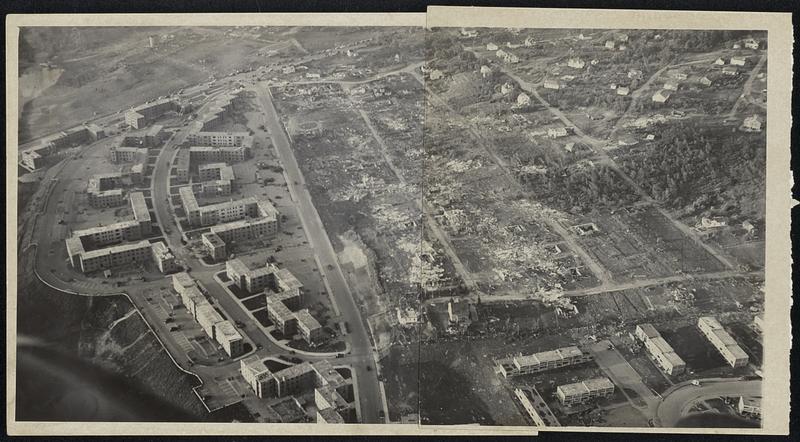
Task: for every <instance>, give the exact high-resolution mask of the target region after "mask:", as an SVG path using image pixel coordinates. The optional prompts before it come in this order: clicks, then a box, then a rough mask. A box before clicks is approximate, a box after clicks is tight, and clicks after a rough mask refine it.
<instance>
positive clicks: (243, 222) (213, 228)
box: [211, 218, 270, 233]
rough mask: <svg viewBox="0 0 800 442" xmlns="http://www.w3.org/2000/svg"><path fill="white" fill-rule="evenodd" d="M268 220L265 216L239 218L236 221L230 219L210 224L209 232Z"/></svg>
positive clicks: (257, 223)
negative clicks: (213, 224)
mask: <svg viewBox="0 0 800 442" xmlns="http://www.w3.org/2000/svg"><path fill="white" fill-rule="evenodd" d="M268 222H270V220H268V219H267V218H248V219H240V220H237V221H231V222H227V223H222V224H217V225H215V226H211V232H213V233H220V232H227V231H229V230H236V229H241V228H243V227H247V226H254V225H259V224H265V223H268Z"/></svg>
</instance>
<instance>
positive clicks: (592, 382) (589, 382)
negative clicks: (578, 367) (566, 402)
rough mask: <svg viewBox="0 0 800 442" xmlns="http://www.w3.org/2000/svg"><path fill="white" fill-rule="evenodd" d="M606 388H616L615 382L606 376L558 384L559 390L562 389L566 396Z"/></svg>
mask: <svg viewBox="0 0 800 442" xmlns="http://www.w3.org/2000/svg"><path fill="white" fill-rule="evenodd" d="M606 388H614V383H613V382H611V380H609V379H608V378H606V377H600V378H592V379H586V380H585V381H581V382H575V383H573V384H566V385H559V386H558V390H561V391H562V392H563V393H564V395H566V396H571V395H575V394H583V393H588V392H590V391H598V390H604V389H606Z"/></svg>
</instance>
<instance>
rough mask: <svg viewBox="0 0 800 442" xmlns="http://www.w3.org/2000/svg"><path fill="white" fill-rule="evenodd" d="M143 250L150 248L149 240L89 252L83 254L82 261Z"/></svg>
mask: <svg viewBox="0 0 800 442" xmlns="http://www.w3.org/2000/svg"><path fill="white" fill-rule="evenodd" d="M143 248H150V242H149V241H147V240H143V241H139V242H135V243H129V244H120V245H117V246H112V247H106V248H105V249H97V250H92V251H89V252H83V255H82V257H81V258H82V259H92V258H97V257H100V256H104V255H112V254H115V253H122V252H127V251H130V250H136V249H143Z"/></svg>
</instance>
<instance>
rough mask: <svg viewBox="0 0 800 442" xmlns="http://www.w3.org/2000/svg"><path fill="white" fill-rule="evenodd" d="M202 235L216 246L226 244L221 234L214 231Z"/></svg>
mask: <svg viewBox="0 0 800 442" xmlns="http://www.w3.org/2000/svg"><path fill="white" fill-rule="evenodd" d="M201 236H202V237H203V239H205V240H206V241H208V242H209V243H211V245H212V246H214V247H221V246H224V245H225V241H223V240H222V238H220V237H219V235H217V234H216V233H214V232H208V233H204V234H203V235H201Z"/></svg>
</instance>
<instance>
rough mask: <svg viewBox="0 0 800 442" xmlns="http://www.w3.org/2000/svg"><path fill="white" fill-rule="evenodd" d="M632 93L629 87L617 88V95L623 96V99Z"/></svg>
mask: <svg viewBox="0 0 800 442" xmlns="http://www.w3.org/2000/svg"><path fill="white" fill-rule="evenodd" d="M629 93H631V90H630V88H627V87H618V88H617V95H622V96H623V97H624V96H626V95H628V94H629Z"/></svg>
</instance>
